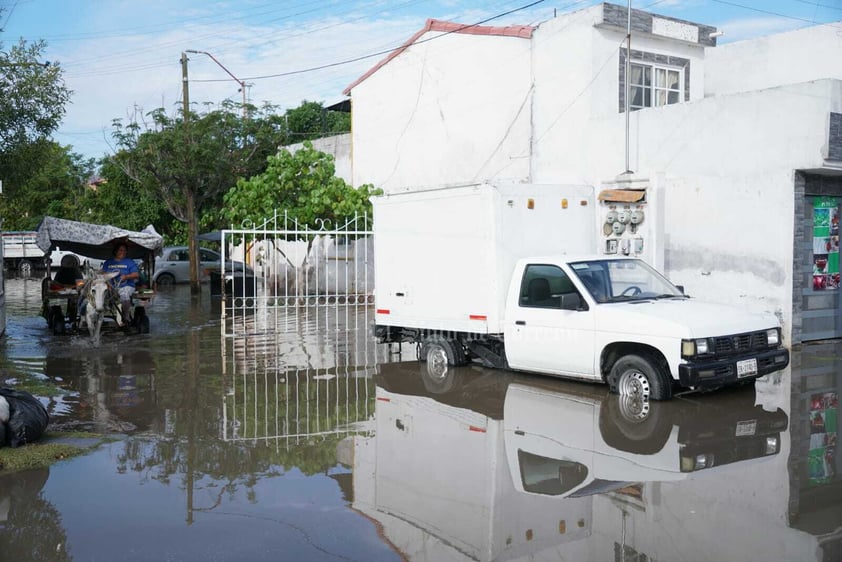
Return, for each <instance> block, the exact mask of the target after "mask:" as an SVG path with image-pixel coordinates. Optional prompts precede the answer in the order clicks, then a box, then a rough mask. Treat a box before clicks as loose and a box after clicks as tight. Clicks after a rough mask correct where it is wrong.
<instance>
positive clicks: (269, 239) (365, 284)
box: [212, 213, 374, 336]
mask: <svg viewBox="0 0 842 562" xmlns="http://www.w3.org/2000/svg"><path fill="white" fill-rule="evenodd" d="M316 224H317V227H318V228H316V229H313V228H308V227H306V226H302V225H300V224H299V223H298V221H296V220H295V219H292V218H290V217H289V216H287V214H286V213H283V214H278V213H276V214H275V216H273V217H272V218H270V219H267V220H266V221H265V222H264V223H263V224H261V225H258V226H256V227H254V228H248V229H239V230H234V229H232V230H223V231H222V256H223V264H224V265H223V269H222V272H221V276H220V278H213V279H212V283H216V284H218V286H217V287H212V293H213V292H214V291H215V290H217V291H218V292H219V294H220V298H221V304H222V306H221V312H222V321H223V332H224V334H225V335H226V336H233V335H235V334H242V333H243V332H244V331H248V330H251V329H254V330H257V331H264V330H266V329H273V330H282V331H283V330H288V329H290V328H293V327H295V326H297V325H298V324H299V323H300V322H301V321H302V320H303V321H314V322H318V321H319V319H320V318H321V317H324V321H325V322H330V320H329V318H328V316H330V315H333V321H334V322H340V317H341V316H344V317H350V316H354V315H356V314H357V313H359V312H361V311H365V310H368V309H369V308H371V306H373V304H374V261H373V260H374V250H373V243H372V235H371V234H372V233H371V229H370V219H369V217H368V215H361V216H357V217H355V218H353V219H351V220H349V221H348V222H346V223H344V224H342V225H339V226H336V227H333V225H332V224H331V222H330V221H328V220H317V221H316ZM243 264H245V265H243ZM324 305H329V311H330V314H328V313H327V312H326V310H327V309H325V308H324ZM314 307H315V308H314ZM278 311H280V312H283V314H280V315H278V314H276V313H277V312H278ZM270 316H271V317H274V318H275V319H277V320H279V321H280V323H275V324H274V325H271V326H270V325H268V324H267V320H269V319H270Z"/></svg>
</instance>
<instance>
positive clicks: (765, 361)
mask: <svg viewBox="0 0 842 562" xmlns="http://www.w3.org/2000/svg"><path fill="white" fill-rule="evenodd" d="M751 359H756V360H757V372H756V373H752V374H750V375H745V376H737V363H739V362H741V361H747V360H751ZM787 365H789V351H788V350H786V349H774V350H772V351H766V352H763V353H757V354H747V355H739V356H735V357H728V358H725V359H715V360H712V361H708V362H704V363H701V362H700V363H685V364H683V365H679V366H678V377H679V382H680V383H681V386H686V387H693V388H711V387H719V386H724V385H728V384H733V383H737V382H741V381H746V380H752V379H756V378H757V377H762V376H763V375H768V374H769V373H774V372H775V371H780V370H781V369H783V368H784V367H786V366H787Z"/></svg>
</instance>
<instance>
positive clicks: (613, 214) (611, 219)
mask: <svg viewBox="0 0 842 562" xmlns="http://www.w3.org/2000/svg"><path fill="white" fill-rule="evenodd" d="M605 222H607V223H608V224H614V223H615V222H617V211H613V210H612V211H608V214H607V215H605Z"/></svg>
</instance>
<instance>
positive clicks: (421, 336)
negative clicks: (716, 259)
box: [374, 184, 789, 399]
mask: <svg viewBox="0 0 842 562" xmlns="http://www.w3.org/2000/svg"><path fill="white" fill-rule="evenodd" d="M595 221H596V218H595V212H594V202H593V194H592V189H591V188H590V187H572V186H547V185H526V184H521V185H517V184H513V185H508V186H503V185H500V186H495V185H490V184H479V185H471V186H461V187H451V188H445V189H438V190H428V191H415V192H407V193H400V194H393V195H387V196H383V197H378V198H376V199H375V200H374V234H375V278H376V280H377V281H376V287H375V302H376V312H377V316H376V333H377V335H378V337H379V338H380V340H381V341H383V342H416V343H420V344H422V347H421V356H420V359H421V360H422V361H430V362H432V363H434V364H435V365H437V366H438V368H439V370H440V371H443V370H445V369H446V367H447V365H460V364H463V363H466V362H469V361H472V360H476V361H479V362H481V363H482V364H484V365H487V366H492V367H502V368H506V367H507V368H512V369H515V370H522V371H531V372H537V373H543V374H548V375H553V376H562V377H571V378H577V379H584V380H593V381H604V382H607V383H608V384H609V385H610V387H611V389H612V390H614V391H616V392H619V393H621V394H624V395H639V396H643V397H651V398H654V399H667V398H670V397H671V396H672V391H673V387H674V386H677V384H680V385H681V386H683V387H686V388H699V389H711V388H717V387H721V386H725V385H729V384H736V383H742V382H748V381H753V380H754V379H755V378H757V377H759V376H763V375H765V374H768V373H771V372H774V371H777V370H780V369H783V368H784V367H786V365H787V364H788V363H789V352H788V351H787V350H786V349H785V348H784V347H783V346H782V342H781V331H780V327H779V323H778V321H777V319H776V318H775V317H774V316H773V315H755V314H749V313H746V312H744V311H741V310H738V309H734V308H731V307H726V306H721V305H715V304H711V303H702V302H699V301H696V300H695V299H690V298H689V297H687V296H686V295H684V294H683V292H682V290H680V289H679V288H676V287H675V286H674V285H672V284H671V283H670V282H669V281H667V280H666V279H665V278H664V277H663V276H661V275H660V274H659V273H658V272H657V271H655V270H654V269H652V268H651V267H649V266H648V265H647V264H646V263H644V262H643V261H641V260H638V259H632V258H622V257H621V258H617V257H612V256H603V255H595V254H593V252H594V251H595V241H594V233H595V231H596V222H595Z"/></svg>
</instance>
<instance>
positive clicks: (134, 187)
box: [77, 152, 177, 237]
mask: <svg viewBox="0 0 842 562" xmlns="http://www.w3.org/2000/svg"><path fill="white" fill-rule="evenodd" d="M125 157H127V155H126V153H122V152H121V153H118V154H115V155H113V156H108V157H106V158H104V159H103V160H102V162H101V163H100V170H99V175H100V176H101V180H102V181H100V182H99V183H98V185H97V186H96V187H95V188H90V189H86V190H85V193H84V196H83V197H82V199H81V200H80V201H79V210H78V212H77V216H79V217H80V218H79V220H84V221H86V222H92V223H97V224H115V225H119V226H121V227H123V228H126V229H128V230H142V229H143V228H144V227H146V226H147V225H149V224H151V225H154V226H155V229H156V230H157V231H158V233H159V234H161V235H163V236H165V237H170V236H172V234H173V232H174V231H175V230H177V229H175V228H173V222H174V221H175V219H174V218H173V217H172V216H170V214H169V213H168V212H167V209H166V206H165V205H164V204H163V202H162V201H161V199H160V198H159V197H157V196H156V194H155V193H154V192H153V191H152V190H151V189H148V188H147V187H145V186H143V185H140V184H138V183H137V182H135V181H134V180H132V179H131V178H130V177H129V176H127V175H126V174H125V172H124V171H123V168H122V166H121V165H120V160H121V159H122V158H125Z"/></svg>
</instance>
